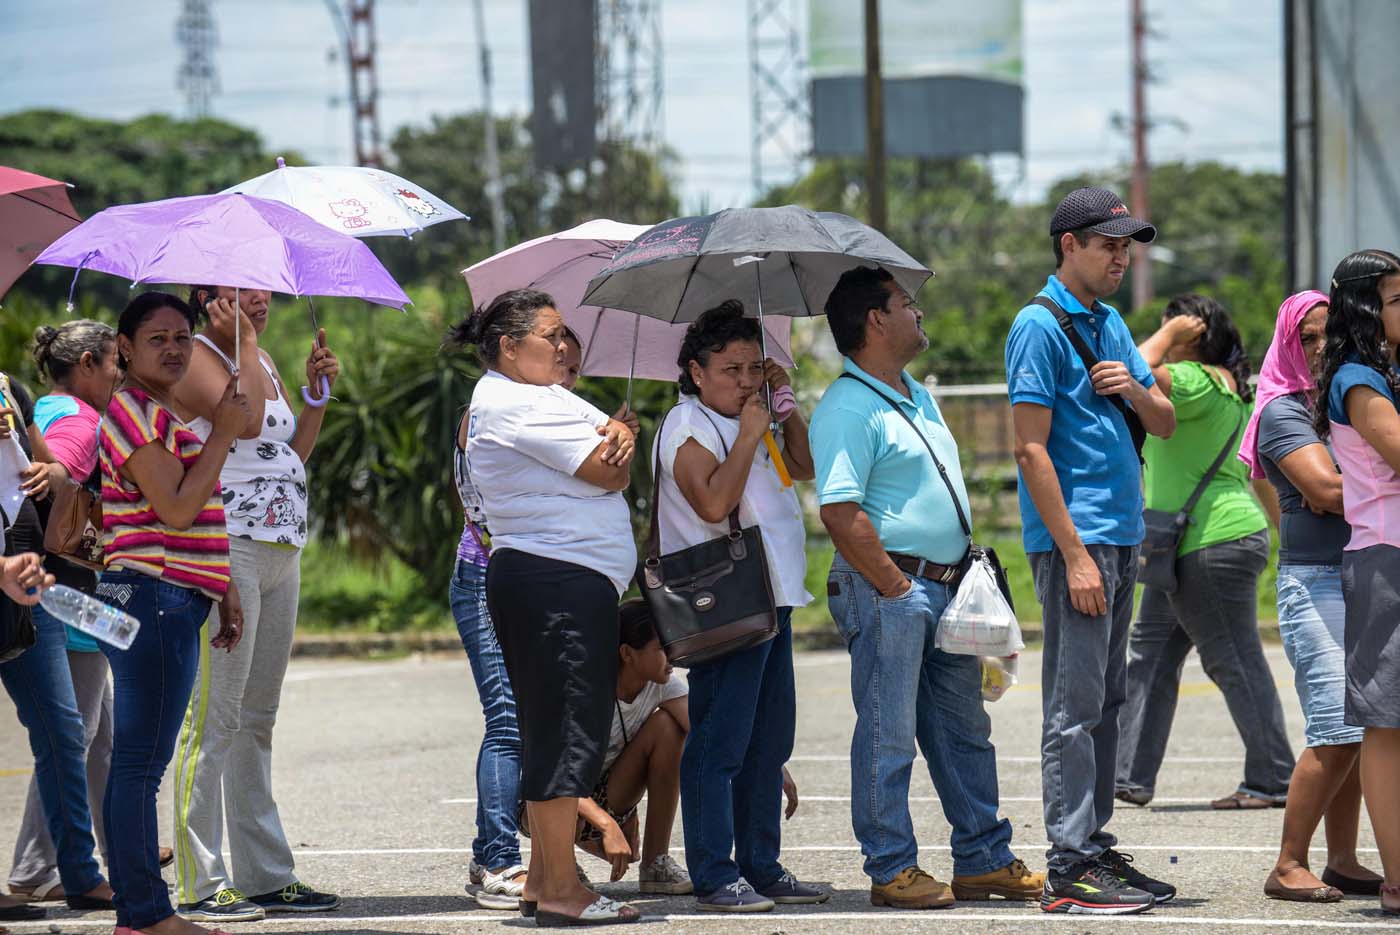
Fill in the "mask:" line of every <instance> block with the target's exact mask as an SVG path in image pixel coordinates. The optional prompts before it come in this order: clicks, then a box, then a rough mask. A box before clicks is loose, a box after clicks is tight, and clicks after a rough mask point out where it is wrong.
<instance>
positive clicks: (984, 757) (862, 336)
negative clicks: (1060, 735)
mask: <svg viewBox="0 0 1400 935" xmlns="http://www.w3.org/2000/svg"><path fill="white" fill-rule="evenodd" d="M826 320H827V324H828V325H830V327H831V335H832V337H833V338H835V339H836V349H837V350H839V351H840V352H841V353H842V355H844V357H845V367H844V371H843V373H842V375H841V377H840V378H838V379H837V380H836V381H835V382H834V383H833V384H832V385H831V386H830V388H828V389H827V391H826V394H825V395H823V396H822V400H821V403H820V404H818V406H817V408H816V411H815V412H814V413H813V415H812V427H811V431H810V433H809V434H810V438H811V444H812V456H813V461H814V462H815V465H816V474H817V496H818V498H819V500H820V501H821V517H822V523H823V524H825V526H826V528H827V531H828V532H830V533H831V541H832V543H833V544H834V545H835V546H836V553H837V554H836V556H835V558H834V560H833V561H832V565H831V574H830V576H829V577H828V578H827V604H828V606H829V607H830V609H831V615H832V617H833V618H835V620H836V627H837V629H838V630H840V631H841V635H842V636H843V637H844V638H845V641H846V647H847V649H848V650H849V652H850V654H851V696H852V700H853V701H854V703H855V708H856V729H855V735H854V737H853V738H852V740H851V823H852V824H853V825H854V827H855V833H856V838H857V839H858V840H859V841H860V847H861V851H862V852H863V853H864V854H865V872H866V874H867V875H868V876H869V877H870V901H871V903H873V904H874V905H876V906H892V907H895V908H899V909H937V908H940V907H943V906H948V905H951V904H952V903H953V901H954V898H955V897H956V898H957V899H987V898H989V897H990V896H993V895H997V896H1001V897H1003V898H1006V899H1035V898H1037V897H1038V896H1040V893H1041V890H1042V887H1043V885H1044V876H1043V875H1042V874H1039V873H1032V872H1031V871H1030V870H1028V869H1027V868H1026V865H1025V864H1023V863H1022V862H1021V861H1019V860H1017V859H1016V855H1014V854H1013V853H1012V852H1011V823H1010V822H1009V821H1007V820H1006V819H1005V818H1001V817H999V816H998V815H997V808H998V804H999V803H998V795H997V762H996V748H995V747H993V746H992V742H991V731H992V724H991V720H990V719H989V718H988V717H987V712H986V709H985V708H984V707H983V703H982V669H981V664H980V662H979V660H978V658H977V657H976V656H965V655H955V654H952V653H946V652H944V651H943V650H941V649H939V648H938V647H937V646H936V639H935V638H936V636H937V633H938V624H939V618H940V617H941V616H942V614H943V609H944V607H946V606H947V604H948V601H949V599H950V598H951V597H952V595H953V594H954V592H955V591H956V589H957V585H958V579H959V576H960V575H961V573H962V561H963V557H964V556H965V555H966V554H967V547H968V527H967V523H968V522H970V520H968V517H969V516H970V515H971V509H970V507H969V506H968V500H967V489H966V488H965V487H964V485H963V478H962V470H961V468H960V465H959V463H958V446H957V443H956V442H955V441H954V440H953V436H952V433H951V432H949V431H948V427H947V425H945V424H944V422H943V417H942V415H941V414H940V413H939V411H938V406H937V404H936V403H934V401H933V397H932V396H930V395H929V392H928V390H926V389H924V387H923V386H922V385H920V384H919V383H918V382H917V381H915V380H914V379H913V378H912V377H910V376H909V374H908V373H907V372H906V371H905V369H904V368H905V367H906V366H908V365H909V362H910V361H912V360H913V359H914V358H915V357H916V356H918V355H919V353H920V352H922V351H923V350H925V349H926V348H927V347H928V337H927V336H926V335H925V334H924V330H923V327H922V322H923V313H922V312H920V311H919V309H918V307H917V306H916V305H915V304H914V300H913V299H912V298H911V297H910V296H909V293H907V292H906V291H904V289H903V288H901V287H900V285H899V284H898V283H896V282H895V281H894V278H893V277H892V276H891V275H890V273H889V272H888V271H886V270H884V269H867V268H865V267H857V268H855V269H852V270H848V271H846V273H845V274H843V275H842V276H841V279H840V280H839V281H838V282H837V284H836V288H834V289H833V290H832V291H831V295H830V297H829V298H828V299H827V302H826ZM940 464H941V465H942V469H941V470H940V467H939V465H940ZM916 746H917V747H918V748H921V749H922V750H923V751H924V758H925V759H926V760H927V761H928V771H929V776H930V778H932V779H933V785H934V788H935V789H937V790H938V797H939V801H941V802H942V803H943V813H944V815H945V816H946V817H947V819H948V823H949V824H950V825H952V841H951V843H952V851H953V882H952V886H951V887H950V886H949V885H948V884H946V883H942V882H939V881H938V880H936V879H934V878H933V877H932V876H931V875H929V874H928V873H927V872H925V871H924V870H923V869H922V868H921V867H920V866H919V862H918V858H919V846H918V842H917V841H916V840H915V838H914V826H913V822H912V821H911V819H910V816H909V775H910V771H911V769H912V767H913V764H914V753H915V748H916Z"/></svg>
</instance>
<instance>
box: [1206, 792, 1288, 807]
mask: <svg viewBox="0 0 1400 935" xmlns="http://www.w3.org/2000/svg"><path fill="white" fill-rule="evenodd" d="M1210 807H1211V808H1213V809H1216V810H1217V811H1222V812H1233V811H1241V810H1252V809H1256V808H1273V807H1274V803H1273V802H1270V801H1269V800H1268V799H1261V798H1259V797H1258V796H1255V795H1250V794H1249V793H1248V792H1232V793H1230V794H1229V795H1227V796H1225V798H1223V799H1216V800H1215V801H1214V802H1212V803H1210Z"/></svg>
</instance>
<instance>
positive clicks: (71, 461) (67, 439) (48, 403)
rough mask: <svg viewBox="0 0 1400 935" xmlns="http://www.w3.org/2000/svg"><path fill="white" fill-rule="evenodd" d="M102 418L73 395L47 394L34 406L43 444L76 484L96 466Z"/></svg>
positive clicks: (86, 476) (35, 418) (35, 420)
mask: <svg viewBox="0 0 1400 935" xmlns="http://www.w3.org/2000/svg"><path fill="white" fill-rule="evenodd" d="M101 421H102V415H101V413H99V412H98V411H97V410H96V409H94V408H92V407H91V406H89V405H88V404H87V403H85V402H83V401H82V400H81V399H79V398H78V397H76V396H69V395H67V394H65V393H50V394H49V395H47V396H44V397H41V398H40V399H39V401H38V402H36V403H35V404H34V422H35V424H36V425H38V426H39V431H40V432H42V433H43V435H44V444H46V445H48V447H49V451H50V452H52V453H53V456H54V458H55V459H56V460H57V461H58V463H59V464H61V465H63V466H64V467H65V468H66V469H67V470H68V476H69V477H71V478H72V479H73V480H75V481H77V482H78V483H82V482H83V481H85V480H87V479H88V477H89V476H90V475H91V474H92V471H93V468H95V467H97V426H98V424H99V423H100V422H101Z"/></svg>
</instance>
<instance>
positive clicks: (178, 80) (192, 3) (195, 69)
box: [175, 0, 219, 118]
mask: <svg viewBox="0 0 1400 935" xmlns="http://www.w3.org/2000/svg"><path fill="white" fill-rule="evenodd" d="M175 41H176V42H178V43H180V46H181V48H183V49H184V51H185V57H184V59H183V60H182V61H181V62H180V67H179V69H177V70H176V72H175V86H176V87H177V88H179V89H180V91H181V92H182V93H183V94H184V95H185V110H186V111H187V113H188V115H189V116H190V117H192V118H194V117H204V116H207V115H208V114H209V101H210V99H211V98H213V96H214V95H215V94H216V93H218V90H219V73H218V72H217V71H216V70H215V69H214V47H215V46H217V45H218V44H219V31H218V27H217V25H216V24H215V23H214V15H213V13H211V12H210V10H209V0H182V2H181V4H180V16H179V17H178V18H177V19H176V20H175Z"/></svg>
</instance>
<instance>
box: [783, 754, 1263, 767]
mask: <svg viewBox="0 0 1400 935" xmlns="http://www.w3.org/2000/svg"><path fill="white" fill-rule="evenodd" d="M916 759H918V760H920V761H922V760H923V757H917V758H916ZM850 761H851V756H850V754H848V753H827V754H820V755H810V754H809V755H807V756H793V757H788V762H789V763H849V762H850ZM997 762H998V763H1039V762H1040V757H1038V756H1003V755H1002V754H1000V753H998V754H997ZM1167 762H1168V763H1235V764H1240V765H1243V763H1244V758H1243V757H1238V756H1171V755H1168V756H1167Z"/></svg>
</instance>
